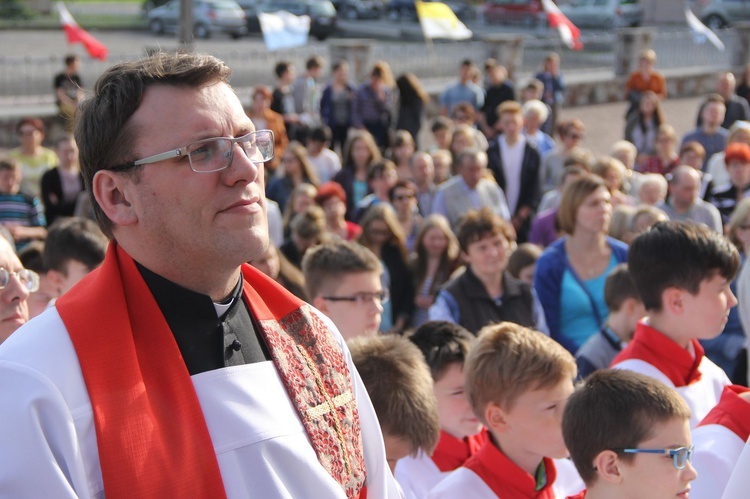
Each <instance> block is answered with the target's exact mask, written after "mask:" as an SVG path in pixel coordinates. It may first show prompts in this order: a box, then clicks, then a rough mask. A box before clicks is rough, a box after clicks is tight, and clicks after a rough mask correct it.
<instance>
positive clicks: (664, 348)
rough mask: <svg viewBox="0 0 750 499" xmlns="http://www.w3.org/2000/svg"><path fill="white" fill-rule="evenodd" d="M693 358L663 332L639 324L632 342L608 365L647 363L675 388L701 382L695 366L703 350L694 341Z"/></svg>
mask: <svg viewBox="0 0 750 499" xmlns="http://www.w3.org/2000/svg"><path fill="white" fill-rule="evenodd" d="M691 343H692V345H693V349H694V351H695V358H693V356H692V355H690V352H688V351H687V350H685V349H684V348H682V347H681V346H680V345H678V344H677V343H675V342H674V341H673V340H672V339H671V338H668V337H666V336H665V335H664V334H663V333H661V332H659V331H658V330H656V329H654V328H652V327H651V326H648V325H646V324H644V323H643V322H639V323H638V325H637V326H636V327H635V335H634V336H633V341H631V342H630V343H628V346H626V347H625V349H624V350H623V351H622V352H620V353H619V354H617V357H615V358H614V360H613V361H612V365H613V366H614V365H615V364H618V363H620V362H623V361H625V360H629V359H638V360H642V361H644V362H648V363H649V364H651V365H652V366H654V367H655V368H656V369H658V370H659V371H661V372H662V373H664V375H665V376H666V377H668V378H669V380H670V381H671V382H672V383H673V384H674V386H675V387H676V388H680V387H682V386H687V385H689V384H691V383H695V382H696V381H699V380H700V379H701V372H700V371H699V370H698V367H699V366H700V364H701V361H702V360H703V354H704V352H703V347H702V346H701V344H700V343H698V340H695V339H693V340H691Z"/></svg>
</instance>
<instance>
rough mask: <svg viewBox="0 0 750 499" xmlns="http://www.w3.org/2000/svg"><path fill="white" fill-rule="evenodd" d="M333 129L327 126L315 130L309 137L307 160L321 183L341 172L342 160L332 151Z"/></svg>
mask: <svg viewBox="0 0 750 499" xmlns="http://www.w3.org/2000/svg"><path fill="white" fill-rule="evenodd" d="M331 139H332V134H331V129H330V128H328V127H327V126H325V125H323V126H319V127H316V128H313V129H312V130H311V131H310V134H309V135H308V136H307V144H306V146H307V159H309V160H310V163H311V164H312V166H313V168H315V171H316V172H317V174H318V179H319V180H320V182H328V181H329V180H332V179H333V176H334V175H336V173H337V172H338V171H339V170H341V160H340V159H339V156H338V154H336V153H335V152H334V151H332V150H331V149H330V148H329V147H330V145H331Z"/></svg>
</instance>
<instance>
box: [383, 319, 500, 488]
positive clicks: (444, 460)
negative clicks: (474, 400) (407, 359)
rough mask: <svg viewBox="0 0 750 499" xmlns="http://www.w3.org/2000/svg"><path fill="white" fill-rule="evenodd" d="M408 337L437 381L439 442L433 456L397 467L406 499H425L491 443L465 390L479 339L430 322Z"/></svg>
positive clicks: (459, 329)
mask: <svg viewBox="0 0 750 499" xmlns="http://www.w3.org/2000/svg"><path fill="white" fill-rule="evenodd" d="M409 339H410V340H411V342H412V343H414V344H415V345H416V346H417V347H418V348H419V349H420V350H421V351H422V355H424V357H425V360H426V361H427V365H428V366H429V368H430V372H431V374H432V379H433V381H434V382H435V385H434V386H435V398H436V399H437V408H438V422H439V424H440V440H439V441H438V444H437V447H435V450H434V451H433V452H432V455H429V454H427V453H425V452H419V453H417V455H416V456H407V457H405V458H403V459H401V460H400V461H399V462H398V464H397V465H396V472H395V476H396V480H397V481H398V483H399V485H401V488H402V489H403V492H404V498H405V499H423V498H424V497H426V496H427V493H428V492H429V491H430V489H432V488H433V487H434V486H436V485H437V484H438V483H439V482H440V481H441V480H442V479H443V478H445V477H446V476H448V474H449V473H450V472H451V471H453V470H455V469H456V468H458V467H459V466H461V465H462V464H464V462H466V460H467V459H468V458H470V457H471V456H473V455H474V454H476V453H477V451H478V450H479V448H480V447H481V445H482V443H483V442H484V441H485V440H486V432H483V431H481V430H482V423H480V422H479V419H477V417H476V416H475V415H474V413H473V412H472V410H471V406H470V405H469V401H468V399H467V398H466V391H465V390H464V382H465V378H466V377H465V375H464V361H465V360H466V356H467V355H468V353H469V349H470V348H471V346H472V344H473V343H474V340H475V338H474V336H473V335H472V334H471V333H470V332H468V331H467V330H466V329H464V328H462V327H461V326H459V325H458V324H453V323H451V322H446V321H430V322H426V323H424V324H422V325H421V326H420V327H419V328H418V329H417V330H416V331H415V332H414V334H412V335H411V336H410V337H409Z"/></svg>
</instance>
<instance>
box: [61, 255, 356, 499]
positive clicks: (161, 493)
mask: <svg viewBox="0 0 750 499" xmlns="http://www.w3.org/2000/svg"><path fill="white" fill-rule="evenodd" d="M242 273H243V277H244V286H243V299H244V300H245V302H246V303H247V304H248V306H249V307H250V310H251V313H252V315H253V316H254V317H255V319H256V320H257V323H258V326H259V328H260V330H261V333H262V335H263V338H264V339H265V341H266V345H267V346H268V349H269V351H270V353H271V357H272V359H273V362H274V364H275V366H276V368H277V370H278V371H279V374H280V376H281V378H282V380H283V382H284V384H285V386H286V389H287V392H288V393H289V396H290V398H291V399H292V400H293V402H294V404H295V407H296V408H297V411H298V413H299V416H300V419H301V420H302V422H303V424H304V426H305V429H306V431H307V434H308V437H309V438H310V441H311V444H312V446H313V448H314V449H315V451H316V453H317V455H318V459H319V460H320V462H321V464H322V465H323V467H324V468H325V469H326V470H327V471H328V472H329V473H330V474H331V476H332V477H333V478H334V479H336V480H337V481H338V482H339V483H340V484H341V486H342V488H343V489H344V490H345V492H346V494H347V496H348V497H358V496H359V494H360V493H363V492H364V484H365V478H366V477H365V468H364V458H363V453H362V438H361V434H360V428H359V417H358V413H357V408H356V401H355V400H354V396H353V392H352V382H351V378H350V377H349V372H348V369H347V366H346V361H345V359H344V357H343V355H342V353H341V349H340V347H339V345H338V343H336V341H335V340H334V339H333V337H332V335H331V334H330V332H329V331H328V330H327V328H326V327H325V325H324V324H323V323H322V322H321V321H320V320H319V319H318V318H317V317H316V316H315V315H314V314H313V313H312V312H311V311H310V309H309V307H308V306H306V305H305V304H304V302H302V301H300V300H299V299H297V298H296V297H294V296H293V295H292V294H291V293H289V292H287V291H286V290H284V289H283V288H281V287H280V286H279V285H278V284H276V283H275V282H273V281H272V280H270V279H268V278H267V277H265V276H264V275H263V274H262V273H260V272H258V271H257V270H255V269H253V268H252V267H250V266H249V265H243V267H242ZM83 283H85V284H82V285H81V284H79V285H78V286H76V287H74V288H73V289H72V290H70V291H69V292H68V293H66V294H65V295H64V296H62V297H61V298H60V299H58V300H57V309H58V312H59V314H60V317H61V318H62V321H63V323H64V324H65V326H66V328H67V329H68V333H69V335H70V338H71V340H72V342H73V346H74V347H75V350H76V354H77V355H78V360H79V362H80V365H81V371H82V372H83V378H84V381H85V383H86V388H87V390H88V393H89V397H90V399H91V406H92V409H93V414H94V423H95V427H96V437H97V446H98V449H99V460H100V464H101V469H102V478H103V481H104V490H105V493H106V494H107V497H108V498H115V499H118V498H130V497H139V498H152V497H153V498H156V497H213V498H221V497H225V492H224V485H223V482H222V478H221V473H220V470H219V466H218V462H217V460H216V454H215V453H214V450H213V444H212V442H211V437H210V435H209V433H208V428H207V426H206V422H205V419H204V418H203V411H202V410H201V407H200V403H199V401H198V397H197V395H196V393H195V389H194V387H193V384H192V380H191V378H190V375H189V373H188V371H187V368H186V366H185V363H184V361H183V360H182V356H181V354H180V351H179V348H178V347H177V344H176V343H175V341H174V336H173V335H172V332H171V331H170V329H169V326H168V325H167V322H166V320H165V319H164V316H163V315H162V313H161V310H159V306H158V305H157V303H156V301H155V300H154V298H153V296H152V295H151V292H150V290H149V289H148V286H147V285H146V283H145V282H144V280H143V278H142V277H141V275H140V272H138V269H137V267H136V265H135V262H134V261H133V259H132V258H131V257H130V256H129V255H128V254H127V253H125V251H124V250H123V249H122V248H120V247H118V246H117V244H116V243H114V242H113V243H111V244H110V246H109V249H108V251H107V256H106V258H105V260H104V263H103V264H102V266H101V267H100V268H99V269H97V270H95V271H94V272H92V273H91V274H90V275H89V276H87V277H86V278H85V280H84V281H83Z"/></svg>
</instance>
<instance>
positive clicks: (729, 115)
mask: <svg viewBox="0 0 750 499" xmlns="http://www.w3.org/2000/svg"><path fill="white" fill-rule="evenodd" d="M736 88H737V81H736V80H735V78H734V75H733V74H732V72H731V71H722V72H721V73H719V74H718V76H717V77H716V93H717V94H719V95H721V97H722V98H723V99H724V105H725V106H726V112H725V113H724V121H723V122H722V123H721V126H722V127H723V128H726V129H727V130H729V128H730V127H731V126H732V125H734V123H735V122H736V121H740V120H742V121H747V120H748V119H750V105H748V103H747V101H746V100H745V99H743V98H742V97H740V96H739V95H737V94H736V93H734V91H735V90H736ZM704 106H705V103H704V104H703V105H702V106H701V108H700V110H699V111H698V120H697V124H698V126H699V127H700V126H701V123H702V121H703V118H702V116H703V107H704Z"/></svg>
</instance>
